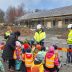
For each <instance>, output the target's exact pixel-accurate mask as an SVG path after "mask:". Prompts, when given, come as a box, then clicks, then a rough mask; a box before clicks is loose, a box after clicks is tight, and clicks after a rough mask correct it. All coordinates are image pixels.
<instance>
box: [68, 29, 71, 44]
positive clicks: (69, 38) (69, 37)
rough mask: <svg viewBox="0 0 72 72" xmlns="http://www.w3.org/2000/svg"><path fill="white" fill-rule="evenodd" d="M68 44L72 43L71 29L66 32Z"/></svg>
mask: <svg viewBox="0 0 72 72" xmlns="http://www.w3.org/2000/svg"><path fill="white" fill-rule="evenodd" d="M67 43H68V44H72V30H71V31H70V32H69V34H68V39H67Z"/></svg>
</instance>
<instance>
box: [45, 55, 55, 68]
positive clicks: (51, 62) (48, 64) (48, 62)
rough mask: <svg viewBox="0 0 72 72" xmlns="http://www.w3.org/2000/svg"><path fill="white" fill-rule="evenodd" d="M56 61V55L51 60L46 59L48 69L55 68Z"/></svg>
mask: <svg viewBox="0 0 72 72" xmlns="http://www.w3.org/2000/svg"><path fill="white" fill-rule="evenodd" d="M54 59H55V55H53V56H52V57H51V58H47V57H46V67H48V68H54Z"/></svg>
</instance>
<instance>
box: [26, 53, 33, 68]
mask: <svg viewBox="0 0 72 72" xmlns="http://www.w3.org/2000/svg"><path fill="white" fill-rule="evenodd" d="M26 54H27V53H26ZM26 54H25V65H26V67H31V65H32V62H33V55H32V56H31V57H30V58H27V57H26Z"/></svg>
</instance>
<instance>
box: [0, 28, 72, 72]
mask: <svg viewBox="0 0 72 72" xmlns="http://www.w3.org/2000/svg"><path fill="white" fill-rule="evenodd" d="M1 30H2V29H1ZM1 30H0V34H1V33H2V31H3V33H4V32H5V31H6V29H5V28H4V30H2V31H1ZM15 30H20V31H21V33H22V36H21V37H20V38H19V39H20V40H24V39H25V38H27V39H32V38H33V35H34V31H32V30H30V29H28V28H26V29H24V28H21V29H20V28H16V29H15V28H14V31H15ZM67 32H68V31H67V29H60V30H59V31H58V30H57V29H55V30H53V29H52V30H46V34H47V36H46V39H45V46H46V48H48V47H49V46H50V45H53V44H56V45H57V46H59V47H65V48H68V45H67V43H66V38H67ZM3 33H2V34H1V35H3ZM3 40H4V39H3V37H2V36H0V42H1V41H3ZM59 54H60V56H62V60H61V62H62V65H63V64H64V63H66V52H62V51H59ZM4 66H5V70H6V72H8V71H7V69H8V68H7V64H6V63H4ZM15 72H16V71H15ZM60 72H72V66H71V64H69V65H63V66H62V67H61V69H60Z"/></svg>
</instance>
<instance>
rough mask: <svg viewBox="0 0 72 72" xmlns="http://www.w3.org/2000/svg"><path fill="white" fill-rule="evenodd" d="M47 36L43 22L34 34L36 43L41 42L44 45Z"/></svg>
mask: <svg viewBox="0 0 72 72" xmlns="http://www.w3.org/2000/svg"><path fill="white" fill-rule="evenodd" d="M45 38H46V33H45V31H44V30H43V28H42V25H41V24H38V25H37V30H36V32H35V35H34V40H35V42H36V43H39V44H40V45H42V46H44V39H45Z"/></svg>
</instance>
